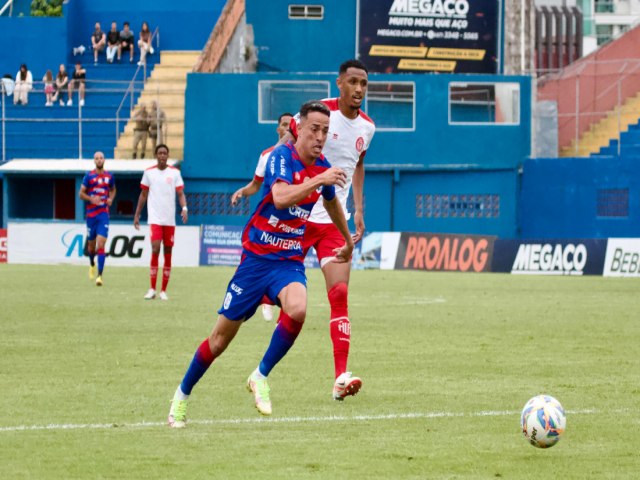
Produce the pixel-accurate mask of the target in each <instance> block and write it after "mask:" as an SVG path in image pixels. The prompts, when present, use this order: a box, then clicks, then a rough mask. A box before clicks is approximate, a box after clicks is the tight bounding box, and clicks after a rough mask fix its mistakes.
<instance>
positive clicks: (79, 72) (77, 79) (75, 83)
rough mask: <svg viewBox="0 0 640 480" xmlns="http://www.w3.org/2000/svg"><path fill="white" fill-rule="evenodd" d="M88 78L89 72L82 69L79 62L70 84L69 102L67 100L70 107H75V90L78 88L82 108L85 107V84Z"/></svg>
mask: <svg viewBox="0 0 640 480" xmlns="http://www.w3.org/2000/svg"><path fill="white" fill-rule="evenodd" d="M86 78H87V71H86V70H85V69H84V68H82V65H81V64H80V62H77V63H76V68H75V70H74V71H73V75H72V76H71V81H70V82H69V88H68V91H69V100H67V106H68V107H70V106H72V105H73V90H74V89H76V88H77V89H78V96H79V97H80V106H81V107H84V88H85V87H84V83H85V80H86Z"/></svg>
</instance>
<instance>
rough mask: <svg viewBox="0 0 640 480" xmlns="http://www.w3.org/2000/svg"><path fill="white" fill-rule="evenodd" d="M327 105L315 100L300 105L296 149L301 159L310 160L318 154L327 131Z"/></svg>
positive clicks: (328, 115) (320, 151) (329, 113)
mask: <svg viewBox="0 0 640 480" xmlns="http://www.w3.org/2000/svg"><path fill="white" fill-rule="evenodd" d="M330 116H331V112H330V111H329V107H327V106H326V105H325V104H324V103H322V102H319V101H317V100H313V101H311V102H307V103H305V104H304V105H302V107H300V125H299V126H298V139H297V140H296V150H298V153H299V154H300V157H301V158H303V160H307V161H312V160H313V159H315V158H317V157H319V156H320V154H321V153H322V148H323V147H324V143H325V142H326V141H327V134H328V133H329V117H330Z"/></svg>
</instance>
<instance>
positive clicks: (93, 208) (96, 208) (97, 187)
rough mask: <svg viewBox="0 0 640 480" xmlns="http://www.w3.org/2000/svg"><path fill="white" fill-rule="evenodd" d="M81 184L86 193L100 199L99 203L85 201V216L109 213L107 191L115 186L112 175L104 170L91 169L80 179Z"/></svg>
mask: <svg viewBox="0 0 640 480" xmlns="http://www.w3.org/2000/svg"><path fill="white" fill-rule="evenodd" d="M82 185H84V186H85V188H86V191H87V195H89V196H90V197H98V198H100V199H101V200H102V201H101V202H100V204H99V205H94V204H93V203H91V202H87V218H91V217H96V216H98V215H100V214H101V213H106V214H107V215H109V205H107V200H108V199H109V191H110V190H112V189H114V188H116V181H115V179H114V178H113V175H112V174H111V173H109V172H107V171H105V170H103V171H102V173H98V172H96V171H95V170H91V171H90V172H87V174H86V175H85V176H84V178H83V179H82Z"/></svg>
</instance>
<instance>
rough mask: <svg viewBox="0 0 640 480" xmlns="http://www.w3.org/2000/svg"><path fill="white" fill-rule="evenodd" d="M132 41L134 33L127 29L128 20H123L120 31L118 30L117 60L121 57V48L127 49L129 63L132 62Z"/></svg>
mask: <svg viewBox="0 0 640 480" xmlns="http://www.w3.org/2000/svg"><path fill="white" fill-rule="evenodd" d="M133 42H134V35H133V32H132V31H131V30H129V22H124V25H123V28H122V31H121V32H120V46H119V47H118V62H119V61H120V58H121V57H122V51H123V50H129V63H133Z"/></svg>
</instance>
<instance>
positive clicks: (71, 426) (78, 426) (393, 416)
mask: <svg viewBox="0 0 640 480" xmlns="http://www.w3.org/2000/svg"><path fill="white" fill-rule="evenodd" d="M596 412H597V410H595V409H586V410H572V411H568V412H567V413H568V414H592V413H596ZM519 414H520V412H519V411H515V410H504V411H482V412H472V413H456V412H413V413H388V414H383V415H353V416H345V415H328V416H325V417H281V418H278V417H271V418H264V417H256V418H229V419H219V420H189V425H239V424H257V423H265V424H272V423H327V422H362V421H367V422H368V421H384V420H406V419H419V418H452V417H502V416H509V415H519ZM166 425H167V422H137V423H84V424H83V423H63V424H49V425H17V426H14V427H0V433H5V432H23V431H37V430H104V429H109V428H131V429H135V428H152V427H165V426H166Z"/></svg>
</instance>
